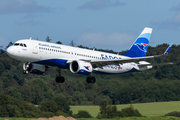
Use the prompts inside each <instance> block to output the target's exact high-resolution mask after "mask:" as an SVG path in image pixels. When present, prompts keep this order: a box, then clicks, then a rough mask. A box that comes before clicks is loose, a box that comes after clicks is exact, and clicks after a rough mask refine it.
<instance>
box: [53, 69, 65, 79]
mask: <svg viewBox="0 0 180 120" xmlns="http://www.w3.org/2000/svg"><path fill="white" fill-rule="evenodd" d="M57 71H58V73H59V76H57V77H56V79H55V81H56V82H57V83H64V81H65V78H64V77H63V76H61V69H60V68H59V69H57Z"/></svg>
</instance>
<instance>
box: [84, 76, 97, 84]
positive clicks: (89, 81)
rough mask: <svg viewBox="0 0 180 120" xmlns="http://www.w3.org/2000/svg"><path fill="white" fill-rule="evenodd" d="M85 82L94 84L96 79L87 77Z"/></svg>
mask: <svg viewBox="0 0 180 120" xmlns="http://www.w3.org/2000/svg"><path fill="white" fill-rule="evenodd" d="M86 82H87V83H95V82H96V78H95V77H92V76H88V77H87V78H86Z"/></svg>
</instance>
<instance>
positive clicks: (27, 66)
mask: <svg viewBox="0 0 180 120" xmlns="http://www.w3.org/2000/svg"><path fill="white" fill-rule="evenodd" d="M47 68H48V67H47V66H45V65H40V64H35V63H30V62H25V63H23V70H24V71H23V73H24V74H27V73H33V74H43V73H44V72H46V71H47Z"/></svg>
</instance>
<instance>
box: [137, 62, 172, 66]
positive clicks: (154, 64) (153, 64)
mask: <svg viewBox="0 0 180 120" xmlns="http://www.w3.org/2000/svg"><path fill="white" fill-rule="evenodd" d="M172 64H174V63H171V62H170V63H151V64H139V65H138V66H157V65H172Z"/></svg>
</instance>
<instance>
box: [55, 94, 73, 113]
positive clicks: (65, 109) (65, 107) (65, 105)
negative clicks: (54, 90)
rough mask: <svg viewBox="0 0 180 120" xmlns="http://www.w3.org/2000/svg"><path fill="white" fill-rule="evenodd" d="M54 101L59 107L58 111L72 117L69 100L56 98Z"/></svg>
mask: <svg viewBox="0 0 180 120" xmlns="http://www.w3.org/2000/svg"><path fill="white" fill-rule="evenodd" d="M53 100H54V101H55V103H56V104H57V105H58V109H59V110H61V111H63V112H65V113H67V114H69V115H72V111H71V110H70V107H69V104H68V102H67V100H66V99H65V98H64V97H62V96H56V97H54V98H53Z"/></svg>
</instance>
